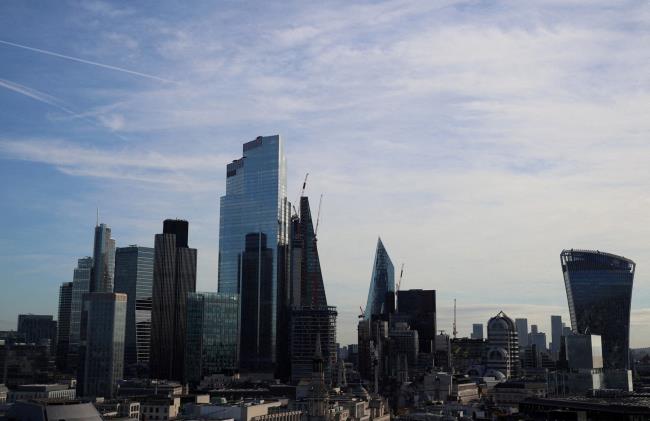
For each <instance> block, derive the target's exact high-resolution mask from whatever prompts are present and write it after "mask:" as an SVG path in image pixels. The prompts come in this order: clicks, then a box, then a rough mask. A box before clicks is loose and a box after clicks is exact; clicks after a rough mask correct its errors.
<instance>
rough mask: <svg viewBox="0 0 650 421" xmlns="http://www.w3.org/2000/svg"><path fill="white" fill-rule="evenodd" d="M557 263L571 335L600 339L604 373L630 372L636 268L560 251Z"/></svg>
mask: <svg viewBox="0 0 650 421" xmlns="http://www.w3.org/2000/svg"><path fill="white" fill-rule="evenodd" d="M560 259H561V262H562V274H563V275H564V285H565V287H566V292H567V299H568V302H569V313H570V315H571V327H572V328H573V331H574V332H576V333H581V334H586V333H588V334H591V335H600V336H601V339H602V344H603V366H604V368H605V369H622V370H629V368H630V358H629V349H630V305H631V302H632V284H633V281H634V270H635V268H636V264H635V263H634V262H633V261H632V260H630V259H626V258H625V257H622V256H617V255H615V254H610V253H604V252H601V251H593V250H573V249H571V250H563V251H562V254H561V255H560Z"/></svg>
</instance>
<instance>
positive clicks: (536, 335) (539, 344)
mask: <svg viewBox="0 0 650 421" xmlns="http://www.w3.org/2000/svg"><path fill="white" fill-rule="evenodd" d="M528 345H529V346H530V345H535V347H536V348H537V350H538V351H546V349H547V348H546V333H544V332H540V331H539V329H538V328H537V325H530V333H529V334H528Z"/></svg>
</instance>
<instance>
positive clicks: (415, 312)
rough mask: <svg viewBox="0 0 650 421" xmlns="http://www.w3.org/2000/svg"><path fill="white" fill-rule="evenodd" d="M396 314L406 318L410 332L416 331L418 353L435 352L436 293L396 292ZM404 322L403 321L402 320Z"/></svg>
mask: <svg viewBox="0 0 650 421" xmlns="http://www.w3.org/2000/svg"><path fill="white" fill-rule="evenodd" d="M397 313H398V314H399V315H400V316H404V315H406V316H407V319H406V321H407V323H408V325H409V326H410V327H411V329H412V330H417V332H418V341H419V352H424V353H429V354H430V353H433V352H435V348H434V345H435V341H436V291H435V290H433V289H427V290H423V289H410V290H405V291H398V292H397ZM402 320H404V319H402Z"/></svg>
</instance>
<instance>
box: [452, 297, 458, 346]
mask: <svg viewBox="0 0 650 421" xmlns="http://www.w3.org/2000/svg"><path fill="white" fill-rule="evenodd" d="M452 333H453V335H454V339H456V335H457V334H458V331H457V330H456V299H455V298H454V330H453V331H452Z"/></svg>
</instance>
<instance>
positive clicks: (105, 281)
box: [89, 224, 115, 292]
mask: <svg viewBox="0 0 650 421" xmlns="http://www.w3.org/2000/svg"><path fill="white" fill-rule="evenodd" d="M114 276H115V240H114V239H112V238H111V229H110V228H109V227H108V225H106V224H99V225H98V226H96V227H95V244H94V249H93V270H92V273H91V277H90V287H89V291H90V292H113V281H114Z"/></svg>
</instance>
